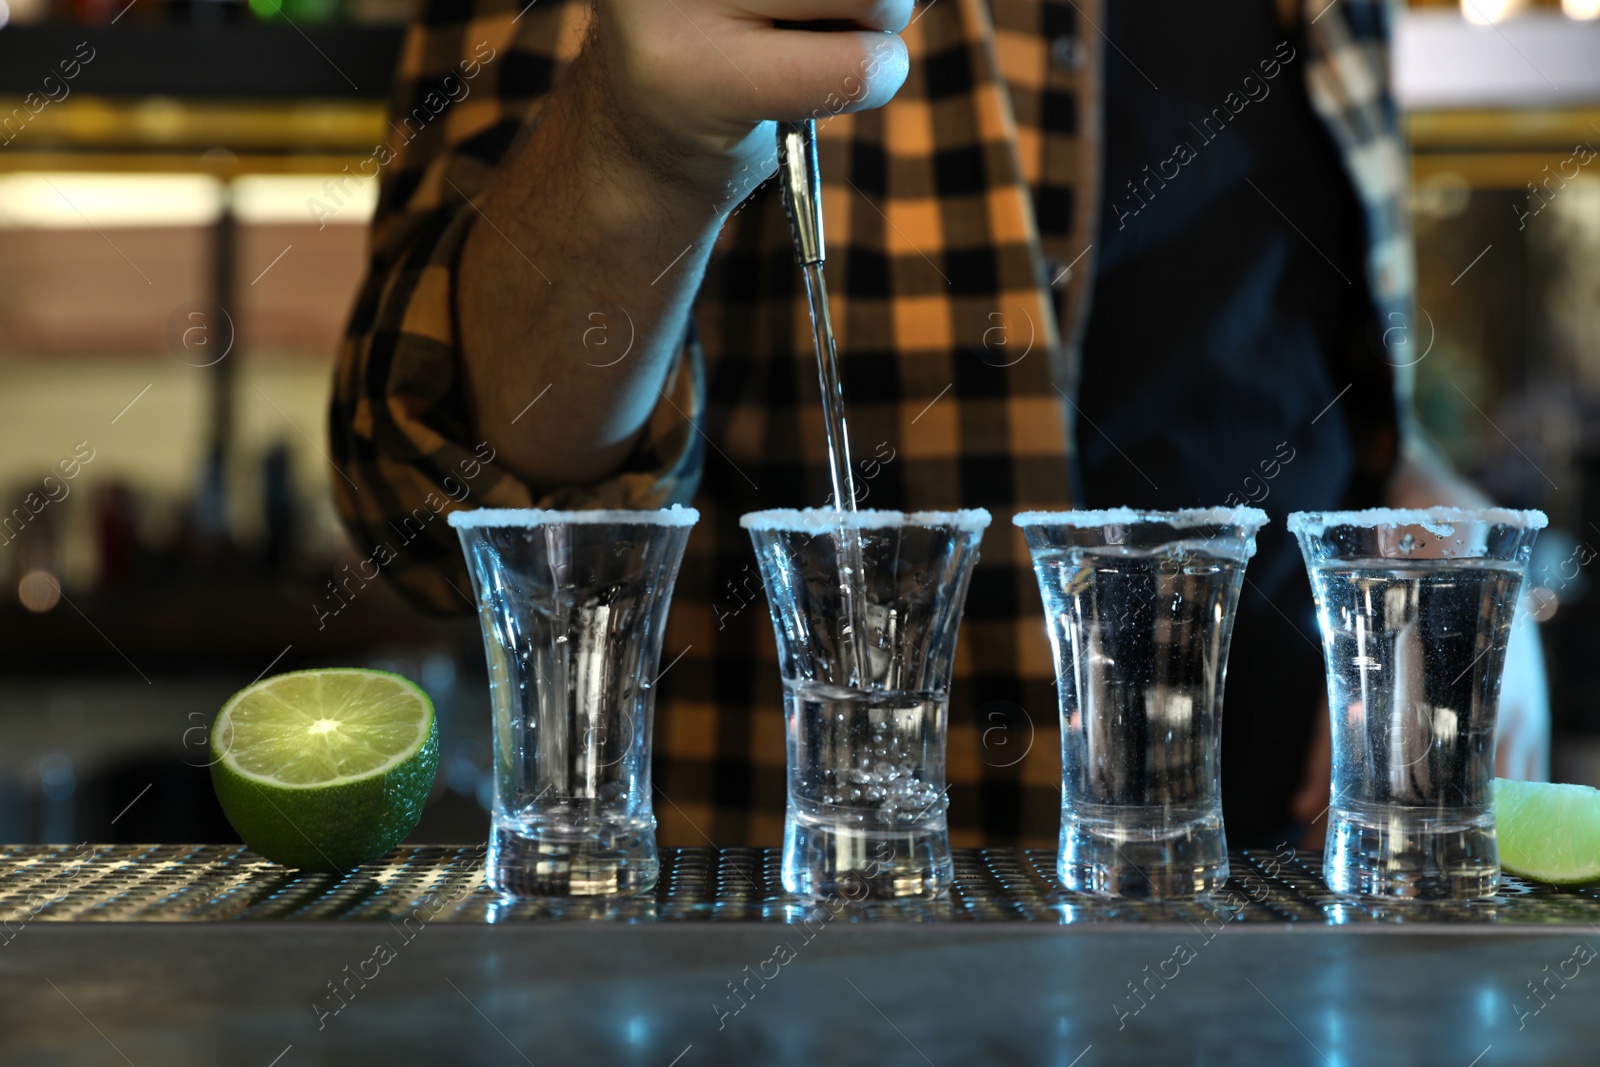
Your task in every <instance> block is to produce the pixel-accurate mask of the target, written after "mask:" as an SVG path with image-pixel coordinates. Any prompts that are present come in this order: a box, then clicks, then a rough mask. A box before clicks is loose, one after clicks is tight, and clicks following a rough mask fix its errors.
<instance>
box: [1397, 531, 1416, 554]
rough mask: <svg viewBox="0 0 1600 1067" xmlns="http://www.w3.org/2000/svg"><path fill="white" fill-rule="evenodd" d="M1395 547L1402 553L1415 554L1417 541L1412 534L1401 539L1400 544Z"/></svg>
mask: <svg viewBox="0 0 1600 1067" xmlns="http://www.w3.org/2000/svg"><path fill="white" fill-rule="evenodd" d="M1395 547H1397V548H1399V549H1400V551H1402V552H1405V553H1411V552H1415V551H1416V550H1417V539H1416V538H1415V537H1413V536H1412V535H1411V534H1406V535H1405V536H1404V537H1402V538H1400V543H1399V544H1398V545H1396V546H1395Z"/></svg>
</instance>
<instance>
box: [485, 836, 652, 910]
mask: <svg viewBox="0 0 1600 1067" xmlns="http://www.w3.org/2000/svg"><path fill="white" fill-rule="evenodd" d="M524 829H525V828H524ZM486 877H487V879H488V882H489V886H490V887H491V888H492V889H494V890H495V891H496V892H498V893H500V894H501V895H503V896H508V897H594V896H632V895H637V894H639V893H647V892H649V891H650V890H651V889H653V888H655V884H656V881H657V879H659V878H660V877H661V858H660V854H659V853H658V852H657V850H656V833H655V826H654V824H653V823H646V824H644V825H642V826H640V827H637V828H634V829H629V830H622V831H619V830H617V829H614V828H607V829H605V830H602V831H598V832H596V831H585V832H574V831H570V830H564V831H559V832H558V831H553V830H550V829H547V828H546V829H541V830H540V831H539V832H538V833H537V834H536V835H535V834H529V833H526V832H523V830H520V829H518V828H515V827H513V826H504V825H500V824H496V825H494V826H493V827H492V828H491V829H490V831H489V862H488V867H487V874H486Z"/></svg>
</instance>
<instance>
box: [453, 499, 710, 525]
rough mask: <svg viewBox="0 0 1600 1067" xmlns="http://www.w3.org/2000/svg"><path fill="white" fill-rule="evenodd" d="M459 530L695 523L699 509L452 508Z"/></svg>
mask: <svg viewBox="0 0 1600 1067" xmlns="http://www.w3.org/2000/svg"><path fill="white" fill-rule="evenodd" d="M447 521H448V522H449V523H450V525H451V527H452V528H454V529H457V530H463V529H466V530H471V529H477V528H480V527H496V528H501V527H509V528H517V527H526V528H529V529H532V528H533V527H535V526H599V525H608V524H609V525H614V526H628V525H634V526H693V525H694V524H695V523H697V522H699V521H700V512H698V511H696V510H695V509H694V508H686V507H684V506H683V505H682V504H674V505H672V506H671V507H670V508H655V509H646V510H640V511H626V510H621V509H617V508H609V509H604V510H595V511H547V510H545V509H543V508H468V509H464V510H462V511H452V512H451V513H450V515H449V517H448V520H447Z"/></svg>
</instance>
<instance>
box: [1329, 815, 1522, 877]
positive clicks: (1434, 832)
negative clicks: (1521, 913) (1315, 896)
mask: <svg viewBox="0 0 1600 1067" xmlns="http://www.w3.org/2000/svg"><path fill="white" fill-rule="evenodd" d="M1323 877H1324V878H1325V879H1326V881H1327V883H1328V888H1329V889H1331V890H1333V891H1334V892H1335V893H1349V894H1352V895H1359V896H1373V897H1404V898H1407V899H1417V900H1471V899H1476V898H1478V897H1492V896H1494V895H1495V894H1496V893H1497V892H1499V890H1500V846H1499V842H1498V840H1497V839H1496V836H1495V828H1494V816H1493V814H1492V813H1485V812H1483V811H1481V810H1479V809H1476V808H1462V809H1459V810H1451V809H1444V810H1442V811H1441V810H1440V809H1438V808H1425V809H1417V810H1408V809H1406V808H1396V807H1374V808H1372V809H1371V810H1368V811H1362V810H1360V809H1354V808H1346V807H1339V808H1334V809H1332V810H1330V811H1329V812H1328V844H1327V847H1326V849H1325V851H1324V853H1323Z"/></svg>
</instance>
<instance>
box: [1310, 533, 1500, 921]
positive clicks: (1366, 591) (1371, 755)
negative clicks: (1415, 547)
mask: <svg viewBox="0 0 1600 1067" xmlns="http://www.w3.org/2000/svg"><path fill="white" fill-rule="evenodd" d="M1311 582H1312V586H1313V588H1314V589H1315V592H1316V598H1317V605H1318V611H1319V613H1320V615H1321V620H1320V621H1321V627H1322V632H1323V647H1324V654H1325V656H1326V659H1327V663H1328V699H1329V707H1330V715H1331V725H1332V739H1333V799H1332V804H1331V805H1330V809H1329V812H1328V843H1327V855H1326V872H1325V873H1326V877H1327V880H1328V884H1329V887H1330V888H1332V889H1333V890H1335V891H1336V892H1345V893H1360V894H1371V895H1389V896H1405V897H1455V898H1463V897H1482V896H1492V895H1493V894H1494V893H1495V891H1496V889H1497V887H1498V885H1499V877H1500V865H1499V849H1498V845H1497V842H1496V838H1495V827H1494V807H1493V775H1494V741H1495V716H1496V711H1497V709H1498V704H1499V699H1500V677H1501V672H1502V667H1503V665H1504V661H1505V652H1506V645H1507V642H1508V641H1509V639H1510V635H1511V620H1512V619H1513V617H1514V613H1515V605H1516V600H1517V595H1518V593H1519V591H1520V589H1521V586H1522V566H1521V565H1520V564H1517V563H1506V562H1501V561H1495V560H1487V559H1457V560H1448V561H1440V560H1431V561H1430V560H1417V561H1412V562H1407V561H1403V560H1394V559H1374V560H1367V561H1360V560H1357V561H1340V562H1329V563H1323V564H1319V565H1316V566H1313V567H1312V568H1311Z"/></svg>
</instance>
